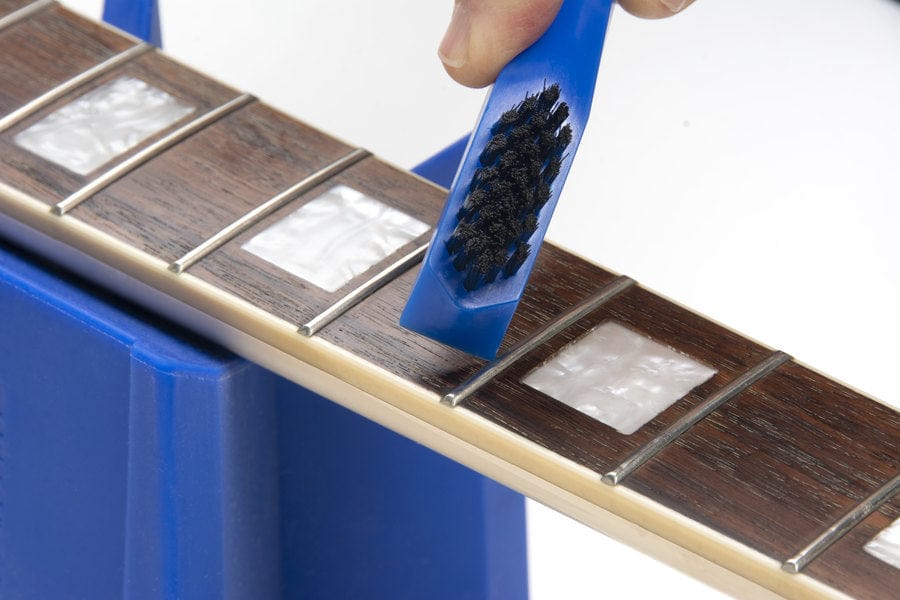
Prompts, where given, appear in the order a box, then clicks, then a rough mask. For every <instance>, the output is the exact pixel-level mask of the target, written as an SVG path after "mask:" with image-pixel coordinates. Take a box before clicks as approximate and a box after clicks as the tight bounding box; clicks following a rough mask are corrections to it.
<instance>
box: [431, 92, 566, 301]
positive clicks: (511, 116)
mask: <svg viewBox="0 0 900 600" xmlns="http://www.w3.org/2000/svg"><path fill="white" fill-rule="evenodd" d="M559 98H560V87H559V85H558V84H555V83H554V84H553V85H551V86H549V87H545V88H544V89H543V90H542V91H541V92H540V93H535V94H527V95H526V96H525V99H524V100H522V101H521V102H519V103H518V104H517V105H516V106H514V107H512V108H510V109H509V110H507V111H506V112H504V113H503V114H502V115H501V116H500V118H499V119H497V121H496V122H495V123H494V124H493V126H492V127H491V134H492V135H491V138H490V141H488V143H487V144H486V145H485V147H484V149H483V150H482V151H481V154H480V155H479V157H478V169H477V170H476V171H475V174H474V176H473V177H472V180H471V182H470V183H469V186H468V193H467V195H466V198H465V201H464V202H463V204H462V206H461V207H460V208H459V210H458V211H457V213H456V220H457V225H456V228H455V229H454V230H453V232H452V233H451V235H450V237H449V238H448V239H447V240H445V242H444V245H445V247H446V250H447V252H448V253H449V254H450V256H451V258H452V262H453V267H454V268H455V269H456V270H457V271H460V272H464V277H463V288H464V289H465V290H466V291H469V292H471V291H474V290H475V289H477V288H479V287H481V286H483V285H486V284H490V283H492V282H494V281H495V280H496V279H497V277H498V276H500V275H501V274H502V276H504V277H511V276H512V275H515V273H516V272H517V271H518V270H519V267H521V266H522V264H523V263H524V262H525V260H526V259H527V258H528V256H529V254H530V253H531V245H530V244H529V243H528V240H529V238H531V236H532V235H533V234H534V232H535V231H536V230H537V228H538V212H539V211H540V210H541V209H542V208H543V207H544V205H545V204H546V203H547V201H548V200H549V199H550V197H551V186H552V185H553V181H554V180H555V179H556V177H557V176H558V175H559V173H560V168H561V166H562V161H563V160H564V158H565V156H564V154H563V152H564V151H565V149H566V148H567V147H568V145H569V143H571V141H572V128H571V127H570V126H569V125H567V124H565V121H566V119H568V117H569V107H568V105H567V104H566V103H565V102H561V101H560V100H559Z"/></svg>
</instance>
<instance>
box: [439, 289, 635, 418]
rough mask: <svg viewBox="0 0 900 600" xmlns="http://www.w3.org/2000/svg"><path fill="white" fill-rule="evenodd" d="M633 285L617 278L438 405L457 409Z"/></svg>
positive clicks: (474, 376) (524, 341)
mask: <svg viewBox="0 0 900 600" xmlns="http://www.w3.org/2000/svg"><path fill="white" fill-rule="evenodd" d="M632 285H634V280H632V279H630V278H628V277H625V276H620V277H618V278H616V279H615V280H614V281H613V282H611V283H609V284H607V285H606V286H605V287H603V288H602V289H600V290H599V291H598V292H597V293H596V294H595V295H593V296H591V297H590V298H587V299H585V300H583V301H582V302H580V303H578V304H577V305H575V306H574V307H572V308H571V309H570V310H569V311H567V312H565V313H563V314H561V315H559V316H558V317H557V318H556V319H554V320H553V321H551V322H550V323H548V324H547V326H546V327H545V328H544V329H540V330H538V331H535V332H534V333H532V334H531V335H529V336H528V337H526V338H525V339H523V340H521V341H520V342H518V343H517V344H516V345H515V346H514V347H513V348H511V349H510V350H508V351H507V352H505V353H504V354H502V355H501V356H500V357H498V358H497V359H495V360H494V361H492V362H490V363H488V364H487V365H485V366H484V367H482V368H481V369H480V370H479V371H478V372H477V373H475V375H473V376H472V377H471V378H470V379H469V380H468V381H466V382H465V383H463V384H461V385H459V386H457V387H456V388H455V389H453V390H452V391H451V392H449V393H447V394H445V395H444V396H443V398H441V402H442V403H444V404H446V405H448V406H453V407H455V406H459V405H460V404H461V403H462V402H464V401H465V400H466V399H467V398H468V397H469V396H471V395H472V394H474V393H475V392H477V391H478V390H480V389H481V388H483V387H484V386H485V385H487V384H488V383H490V382H491V381H492V380H494V379H496V378H497V377H498V376H499V375H500V374H501V373H503V372H504V371H506V370H507V369H508V368H509V367H510V366H512V365H513V364H514V363H515V362H516V361H518V360H519V359H521V358H522V357H523V356H525V355H526V354H528V353H529V352H531V351H532V350H534V349H535V348H537V347H538V346H540V345H542V344H544V343H545V342H547V341H548V340H550V339H551V338H553V337H554V336H556V335H558V334H559V333H560V332H561V331H563V330H564V329H568V328H569V327H571V326H572V325H573V324H574V323H575V322H577V321H579V320H581V319H582V318H583V317H585V316H587V315H589V314H590V313H592V312H594V311H595V310H596V309H597V308H599V307H600V306H602V305H604V304H606V303H607V302H609V301H610V300H611V299H613V298H615V297H616V296H618V295H619V294H621V293H622V292H624V291H625V290H627V289H628V288H630V287H631V286H632Z"/></svg>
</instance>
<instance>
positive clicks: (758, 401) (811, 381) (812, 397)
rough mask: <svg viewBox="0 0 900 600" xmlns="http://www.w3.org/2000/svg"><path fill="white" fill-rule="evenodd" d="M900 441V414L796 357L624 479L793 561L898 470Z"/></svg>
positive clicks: (848, 582)
mask: <svg viewBox="0 0 900 600" xmlns="http://www.w3.org/2000/svg"><path fill="white" fill-rule="evenodd" d="M898 440H900V417H898V415H897V413H896V412H895V411H893V410H891V409H890V408H888V407H886V406H884V405H882V404H879V403H876V402H873V401H871V400H870V399H868V398H865V397H863V396H861V395H860V394H857V393H855V392H853V391H851V390H849V389H847V388H845V387H843V386H840V385H838V384H837V383H835V382H833V381H831V380H829V379H827V378H825V377H823V376H822V375H819V374H817V373H815V372H813V371H811V370H809V369H808V368H806V367H803V366H801V365H798V364H796V363H788V364H786V365H784V366H782V367H780V368H779V369H777V370H776V371H775V372H774V373H773V374H771V375H770V376H769V377H767V378H765V379H763V380H762V381H760V382H758V383H757V384H755V385H753V386H751V387H750V388H749V389H748V390H747V391H746V392H745V393H743V394H741V395H740V396H738V397H737V398H735V399H734V400H732V401H731V402H729V403H728V404H726V405H725V406H723V407H722V408H721V409H720V410H718V411H716V412H714V413H713V414H711V415H710V416H709V417H708V418H707V419H705V420H704V421H703V422H701V423H700V424H698V425H697V426H696V427H694V428H693V429H692V430H691V431H689V432H688V433H686V434H685V435H684V436H682V437H681V438H680V439H679V440H678V441H677V442H676V443H675V444H673V445H672V446H670V447H669V448H667V449H666V450H664V451H663V452H661V453H660V454H659V455H658V456H657V458H656V459H655V460H653V461H651V462H650V463H649V464H647V465H646V466H645V467H644V468H643V469H641V470H639V471H638V472H636V473H635V474H634V476H633V477H632V478H631V479H629V480H627V481H626V485H627V486H628V487H630V488H632V489H634V490H636V491H638V492H640V493H642V494H645V495H647V496H648V497H650V498H653V499H655V500H658V501H659V502H661V503H663V504H665V505H667V506H670V507H672V508H674V509H675V510H678V511H679V512H681V513H683V514H686V515H688V516H690V517H691V518H693V519H695V520H697V521H699V522H701V523H704V524H706V525H708V526H710V527H712V528H713V529H715V530H717V531H722V532H724V533H725V534H726V535H728V536H730V537H733V538H734V539H737V540H738V541H740V542H742V543H744V544H747V545H748V546H750V547H752V548H755V549H757V550H760V551H761V552H764V553H765V554H767V555H769V556H773V557H775V558H777V559H778V560H785V559H787V558H789V557H790V556H792V555H793V554H795V553H796V552H797V551H799V550H800V549H801V548H803V547H804V546H805V545H806V544H807V543H808V542H810V541H812V540H813V539H814V538H815V537H816V536H817V535H818V534H819V533H821V532H822V531H824V530H825V529H826V528H827V527H829V526H830V525H831V524H832V523H834V522H835V521H836V520H838V519H839V518H840V517H841V516H842V515H844V514H845V513H846V512H847V511H849V510H850V509H851V508H853V507H854V506H855V505H856V504H858V503H859V502H861V501H862V500H864V499H865V498H866V497H867V496H869V495H870V494H871V493H872V492H874V491H875V490H876V489H878V488H879V487H881V486H882V485H883V484H884V483H885V482H887V481H888V480H890V479H891V478H892V477H893V476H894V475H895V474H896V473H897V471H898V470H900V461H898ZM836 568H837V567H836ZM835 577H836V580H839V581H836V582H835V586H836V587H838V588H839V589H844V590H848V591H850V590H855V589H858V588H859V586H860V585H862V584H866V585H870V586H875V588H874V589H875V590H877V589H883V588H879V587H878V586H879V585H881V584H882V582H884V583H887V582H889V581H891V579H890V578H888V579H886V580H885V579H882V580H880V581H872V582H868V583H867V582H864V581H860V580H859V577H858V576H857V574H856V573H855V572H854V571H853V568H852V566H849V565H848V566H847V567H841V568H839V569H838V573H836V575H835ZM838 583H840V585H838ZM882 597H888V596H887V595H885V596H882Z"/></svg>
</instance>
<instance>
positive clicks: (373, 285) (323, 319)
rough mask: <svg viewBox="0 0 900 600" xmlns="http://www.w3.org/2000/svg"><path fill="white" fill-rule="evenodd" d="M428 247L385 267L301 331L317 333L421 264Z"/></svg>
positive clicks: (416, 250) (304, 333) (423, 246)
mask: <svg viewBox="0 0 900 600" xmlns="http://www.w3.org/2000/svg"><path fill="white" fill-rule="evenodd" d="M427 249H428V244H424V245H422V246H419V247H418V248H416V249H415V250H413V251H412V252H410V253H409V254H407V255H406V256H404V257H403V258H401V259H400V260H398V261H397V262H395V263H394V264H392V265H391V266H389V267H388V268H386V269H384V270H383V271H381V272H380V273H378V274H377V275H375V276H374V277H372V279H370V280H368V281H367V282H365V283H364V284H362V285H361V286H359V287H358V288H356V289H355V290H353V291H352V292H350V293H349V294H347V295H346V296H344V297H343V298H341V299H340V300H338V301H337V302H335V303H334V304H332V305H331V306H329V307H328V308H327V309H325V310H324V311H322V312H321V313H319V314H318V315H317V316H316V317H314V318H313V319H311V320H309V321H308V322H307V323H306V324H305V325H302V326H300V333H302V334H303V335H305V336H307V337H310V336H313V335H315V334H316V333H318V332H319V331H321V330H322V328H323V327H325V326H326V325H328V324H329V323H331V322H332V321H334V320H335V319H337V318H338V317H340V316H341V315H342V314H344V313H345V312H347V311H348V310H350V309H351V308H353V307H354V306H356V305H357V304H359V303H360V302H362V301H363V300H365V299H366V298H368V297H369V296H371V295H372V294H374V293H375V292H377V291H378V290H380V289H381V288H382V287H384V286H385V285H386V284H388V283H390V282H391V281H393V280H394V279H395V278H397V276H399V275H400V274H402V273H405V272H406V271H407V270H408V269H409V268H411V267H412V266H414V265H417V264H419V262H421V261H422V257H424V256H425V251H426V250H427Z"/></svg>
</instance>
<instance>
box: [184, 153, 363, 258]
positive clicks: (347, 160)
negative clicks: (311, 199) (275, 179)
mask: <svg viewBox="0 0 900 600" xmlns="http://www.w3.org/2000/svg"><path fill="white" fill-rule="evenodd" d="M371 155H372V154H371V153H370V152H369V151H367V150H363V149H361V148H357V149H356V150H354V151H353V152H351V153H350V154H348V155H346V156H344V157H342V158H339V159H338V160H336V161H334V162H333V163H331V164H330V165H327V166H325V167H323V168H322V169H319V170H318V171H316V172H315V173H313V174H312V175H309V176H308V177H305V178H304V179H301V180H300V181H298V182H297V183H295V184H294V185H292V186H291V187H289V188H288V189H286V190H284V191H283V192H281V193H279V194H278V195H276V196H273V197H272V198H271V199H269V200H267V201H266V202H264V203H263V204H261V205H259V206H257V207H256V208H254V209H253V210H251V211H250V212H248V213H247V214H245V215H243V216H242V217H240V218H238V219H237V220H236V221H233V222H232V223H231V224H230V225H228V226H226V227H224V228H223V229H222V230H220V231H219V232H218V233H215V234H213V235H212V236H211V237H209V238H207V239H206V240H205V241H204V242H203V243H201V244H200V245H199V246H197V247H196V248H194V249H193V250H190V251H189V252H188V253H187V254H185V255H184V256H182V257H181V258H179V259H178V260H176V261H175V262H173V263H172V264H170V265H169V270H170V271H173V272H175V273H181V272H182V271H184V270H186V269H187V268H189V267H190V266H191V265H193V264H194V263H196V262H197V261H198V260H200V259H202V258H203V257H205V256H207V255H208V254H209V253H211V252H212V251H213V250H215V249H217V248H219V247H220V246H222V245H223V244H225V243H226V242H228V241H229V240H230V239H232V238H233V237H235V236H236V235H238V234H240V233H241V232H243V231H244V230H246V229H247V228H248V227H251V226H252V225H253V224H255V223H257V222H258V221H260V220H262V219H264V218H265V217H267V216H269V215H270V214H272V213H273V212H275V211H276V210H278V209H279V208H281V207H282V206H284V205H285V204H287V203H288V202H290V201H291V200H293V199H294V198H296V197H297V196H298V195H300V194H303V193H306V192H308V191H309V190H311V189H313V188H314V187H316V186H317V185H319V184H320V183H323V182H325V181H327V180H328V179H330V178H332V177H334V176H335V175H337V174H338V173H340V172H341V171H343V170H344V169H346V168H347V167H349V166H351V165H353V164H355V163H357V162H359V161H361V160H362V159H364V158H366V157H368V156H371Z"/></svg>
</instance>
